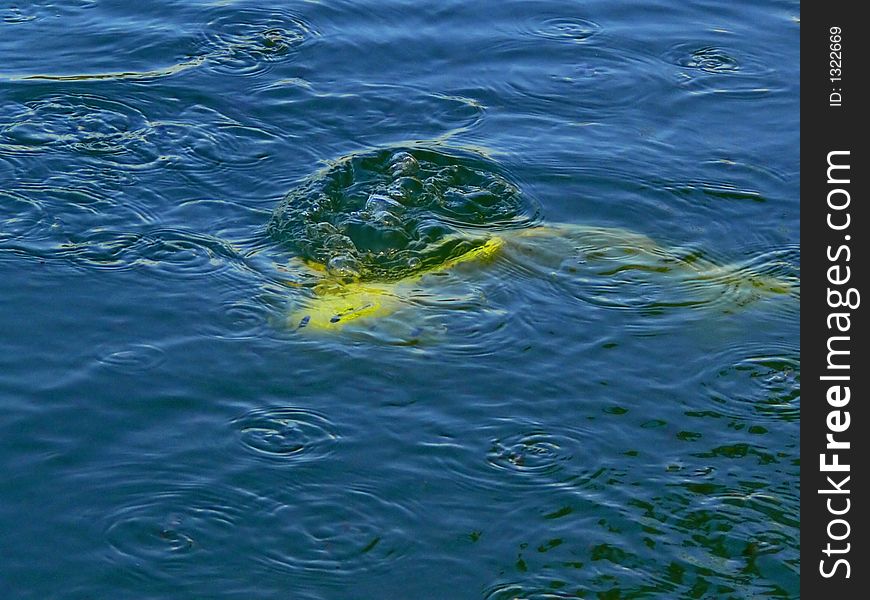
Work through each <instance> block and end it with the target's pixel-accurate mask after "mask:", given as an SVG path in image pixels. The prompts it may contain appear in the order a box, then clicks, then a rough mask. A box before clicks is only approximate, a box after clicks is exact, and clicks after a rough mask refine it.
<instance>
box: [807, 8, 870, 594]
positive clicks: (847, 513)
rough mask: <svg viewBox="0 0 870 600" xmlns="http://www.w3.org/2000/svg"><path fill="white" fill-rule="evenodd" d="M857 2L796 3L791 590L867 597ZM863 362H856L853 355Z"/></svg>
mask: <svg viewBox="0 0 870 600" xmlns="http://www.w3.org/2000/svg"><path fill="white" fill-rule="evenodd" d="M861 6H862V5H861V4H860V3H857V2H845V1H843V0H836V1H832V2H813V3H805V4H804V5H803V6H802V7H801V21H802V23H803V25H802V26H801V373H802V376H801V382H802V386H801V387H802V390H801V398H802V400H801V595H802V596H803V597H804V598H808V599H814V598H836V599H838V600H839V599H842V600H847V599H852V598H866V597H868V596H867V594H868V589H870V563H868V561H867V558H868V551H867V548H868V545H870V532H868V531H867V528H866V526H865V524H866V521H867V519H866V517H865V513H866V511H867V510H868V509H870V506H868V498H867V493H866V492H864V491H863V490H867V489H868V484H870V470H868V468H867V460H868V458H867V455H868V452H870V443H868V442H870V422H868V420H870V413H868V411H867V409H866V408H865V406H866V402H867V401H868V397H867V380H868V378H870V368H868V367H870V365H868V364H867V363H866V358H865V354H864V353H862V352H861V350H862V349H864V348H866V346H867V345H868V339H867V331H866V327H864V323H865V321H866V319H865V318H864V313H865V312H866V309H865V307H864V306H862V302H863V300H864V298H863V297H862V292H864V291H866V285H865V282H866V278H867V275H866V273H867V269H868V265H867V262H866V261H867V253H866V242H865V241H864V234H865V232H867V231H868V229H870V222H868V214H867V210H866V208H865V204H866V202H867V198H866V189H867V187H866V180H867V178H870V170H868V165H867V152H866V141H865V139H864V136H865V135H866V133H865V131H864V129H865V127H864V125H865V119H864V118H863V116H864V115H863V114H862V113H864V112H865V111H867V110H868V105H867V94H866V92H865V90H866V84H865V82H864V81H863V80H864V78H865V77H866V75H865V73H866V65H865V61H866V60H867V58H868V54H870V53H868V43H867V38H868V37H870V33H868V31H867V30H866V27H865V25H864V23H863V19H861V18H860V17H859V14H858V12H859V7H861ZM862 359H863V362H862Z"/></svg>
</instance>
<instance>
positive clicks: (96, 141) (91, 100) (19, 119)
mask: <svg viewBox="0 0 870 600" xmlns="http://www.w3.org/2000/svg"><path fill="white" fill-rule="evenodd" d="M151 130H152V127H151V124H150V123H149V121H148V119H147V118H146V117H145V115H144V114H143V113H142V112H141V111H140V110H138V109H137V108H135V107H133V106H132V105H130V104H127V103H124V102H121V101H119V100H110V99H108V98H106V97H103V96H98V95H93V94H78V95H50V96H45V97H42V98H39V99H35V100H30V101H28V102H25V103H24V104H22V105H18V106H16V107H15V108H14V109H13V110H12V111H9V112H7V113H6V114H5V115H4V117H3V120H2V121H0V152H3V153H10V154H21V153H26V154H30V153H37V152H45V151H49V150H54V151H56V150H72V151H73V152H75V153H77V154H81V155H85V156H88V157H92V158H93V159H95V160H97V161H110V162H116V163H121V164H125V163H134V164H136V163H143V162H147V163H150V162H153V161H154V160H156V158H157V156H155V155H154V152H153V148H151V147H150V145H149V144H148V141H149V139H148V138H149V132H150V131H151Z"/></svg>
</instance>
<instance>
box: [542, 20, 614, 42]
mask: <svg viewBox="0 0 870 600" xmlns="http://www.w3.org/2000/svg"><path fill="white" fill-rule="evenodd" d="M528 27H529V31H530V32H531V33H532V34H533V35H537V36H540V37H543V38H547V39H551V40H559V41H564V42H574V43H584V42H586V41H587V40H589V38H591V37H592V36H594V35H596V34H597V33H598V32H599V31H600V30H601V26H600V25H598V23H596V22H594V21H590V20H588V19H580V18H577V17H561V18H551V19H544V20H542V21H540V22H536V23H529V24H528Z"/></svg>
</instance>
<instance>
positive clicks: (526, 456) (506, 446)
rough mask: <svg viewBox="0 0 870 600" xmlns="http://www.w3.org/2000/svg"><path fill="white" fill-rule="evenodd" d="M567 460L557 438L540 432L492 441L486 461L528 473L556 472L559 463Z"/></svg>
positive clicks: (568, 455)
mask: <svg viewBox="0 0 870 600" xmlns="http://www.w3.org/2000/svg"><path fill="white" fill-rule="evenodd" d="M569 460H571V455H570V454H569V453H567V452H566V451H565V450H564V449H563V448H562V447H561V446H560V443H559V440H558V439H557V438H555V437H553V436H552V435H549V434H547V433H545V432H543V431H533V432H529V433H525V434H521V435H516V436H510V437H507V438H503V439H500V440H494V441H493V442H492V447H491V448H490V450H489V454H488V455H487V461H488V462H489V464H490V465H491V466H493V467H495V468H496V469H501V470H504V471H515V472H518V473H528V474H551V473H555V472H557V471H558V470H559V469H560V467H561V464H562V463H563V462H566V461H569Z"/></svg>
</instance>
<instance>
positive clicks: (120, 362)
mask: <svg viewBox="0 0 870 600" xmlns="http://www.w3.org/2000/svg"><path fill="white" fill-rule="evenodd" d="M165 358H166V353H165V352H164V351H163V350H161V349H160V348H158V347H156V346H151V345H149V344H132V345H130V346H127V347H125V348H121V349H105V350H104V351H103V352H102V353H101V354H100V357H99V361H100V362H101V363H103V364H104V365H107V366H109V367H112V368H113V369H116V370H119V371H147V370H148V369H153V368H155V367H157V366H159V365H160V364H161V363H163V361H164V360H165Z"/></svg>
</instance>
